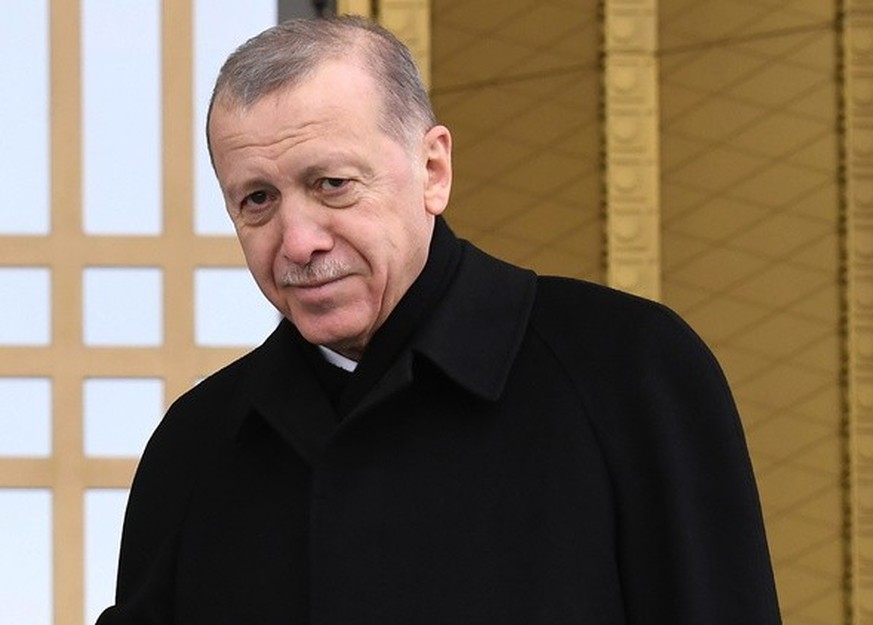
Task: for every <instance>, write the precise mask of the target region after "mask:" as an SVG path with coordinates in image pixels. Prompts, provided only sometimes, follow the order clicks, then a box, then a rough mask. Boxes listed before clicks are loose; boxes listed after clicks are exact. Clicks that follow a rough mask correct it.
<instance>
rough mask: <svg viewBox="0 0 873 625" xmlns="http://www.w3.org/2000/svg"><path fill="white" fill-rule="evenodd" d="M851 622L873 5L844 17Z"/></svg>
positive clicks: (872, 329)
mask: <svg viewBox="0 0 873 625" xmlns="http://www.w3.org/2000/svg"><path fill="white" fill-rule="evenodd" d="M844 20H845V22H844V32H843V54H844V62H845V70H844V81H845V83H844V87H845V91H844V93H845V97H844V102H845V120H844V128H845V142H846V145H845V150H844V154H845V173H846V205H847V206H846V208H847V210H846V217H847V226H848V228H847V229H848V245H847V254H848V259H847V260H848V262H847V270H848V335H849V336H848V339H849V346H850V348H849V372H848V378H849V380H848V381H849V418H850V427H849V433H850V442H851V446H850V451H851V458H852V463H851V470H850V482H851V485H852V493H851V494H852V497H851V507H852V525H851V527H852V532H851V536H852V556H853V562H852V578H851V579H852V591H853V592H852V597H853V603H852V608H853V623H854V624H855V625H868V624H870V623H873V2H871V1H870V0H847V2H846V11H845V16H844Z"/></svg>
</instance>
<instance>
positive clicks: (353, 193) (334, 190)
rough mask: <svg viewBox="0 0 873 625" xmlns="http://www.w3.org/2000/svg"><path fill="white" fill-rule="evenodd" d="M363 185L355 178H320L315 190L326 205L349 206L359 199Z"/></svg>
mask: <svg viewBox="0 0 873 625" xmlns="http://www.w3.org/2000/svg"><path fill="white" fill-rule="evenodd" d="M360 191H361V187H360V185H359V184H358V182H357V181H356V180H355V179H354V178H334V177H327V178H319V179H318V180H316V181H315V192H316V193H317V194H318V196H319V198H320V199H321V201H322V202H323V203H324V204H325V206H329V207H331V208H347V207H349V206H352V205H353V204H354V203H355V202H357V201H358V199H359V196H360Z"/></svg>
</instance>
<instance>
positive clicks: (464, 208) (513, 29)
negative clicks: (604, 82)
mask: <svg viewBox="0 0 873 625" xmlns="http://www.w3.org/2000/svg"><path fill="white" fill-rule="evenodd" d="M432 8H433V17H432V20H433V38H432V45H433V53H432V60H431V63H432V67H433V76H432V80H431V95H432V99H433V102H434V106H435V109H436V113H437V116H438V117H439V118H440V121H442V122H443V123H445V124H446V125H447V126H448V127H449V128H450V129H451V131H452V134H453V136H454V138H455V150H454V159H455V181H454V185H453V191H452V202H451V204H450V205H449V209H448V211H446V217H447V219H448V221H449V223H450V224H451V225H452V226H453V227H454V228H455V230H456V231H457V232H458V234H460V235H461V236H463V237H465V238H468V239H471V240H472V241H474V242H475V243H477V244H479V245H481V246H482V247H483V248H484V249H486V250H488V251H490V252H492V253H494V254H495V255H497V256H500V257H502V258H505V259H507V260H510V261H512V262H515V263H517V264H520V265H524V266H528V267H533V268H534V269H536V270H538V271H539V272H541V273H551V274H563V275H572V276H577V277H585V278H589V279H592V280H596V281H602V273H603V272H602V254H601V250H602V238H603V227H602V215H601V202H600V196H601V186H602V176H601V155H600V152H601V121H600V110H599V108H600V88H601V73H600V67H599V65H600V60H599V42H600V34H599V32H600V28H601V24H600V17H599V15H598V11H597V9H598V7H597V3H596V2H592V1H591V0H543V1H542V2H530V1H529V0H501V1H499V2H493V1H492V2H478V1H477V2H470V1H469V0H432Z"/></svg>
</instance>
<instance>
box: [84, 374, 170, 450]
mask: <svg viewBox="0 0 873 625" xmlns="http://www.w3.org/2000/svg"><path fill="white" fill-rule="evenodd" d="M83 397H84V404H85V406H84V408H85V410H84V415H85V438H84V444H85V454H86V455H89V456H137V457H138V456H139V455H140V454H141V453H142V450H143V448H144V447H145V444H146V442H147V441H148V438H149V436H150V435H151V433H152V431H153V430H154V429H155V426H157V424H158V421H160V419H161V415H162V414H163V412H164V383H163V380H158V379H153V378H91V379H88V380H85V388H84V393H83Z"/></svg>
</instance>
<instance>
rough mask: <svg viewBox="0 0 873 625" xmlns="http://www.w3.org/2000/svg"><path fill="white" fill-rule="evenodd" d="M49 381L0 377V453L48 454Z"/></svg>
mask: <svg viewBox="0 0 873 625" xmlns="http://www.w3.org/2000/svg"><path fill="white" fill-rule="evenodd" d="M51 402H52V398H51V381H50V380H49V379H47V378H0V456H48V455H49V454H50V453H51Z"/></svg>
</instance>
